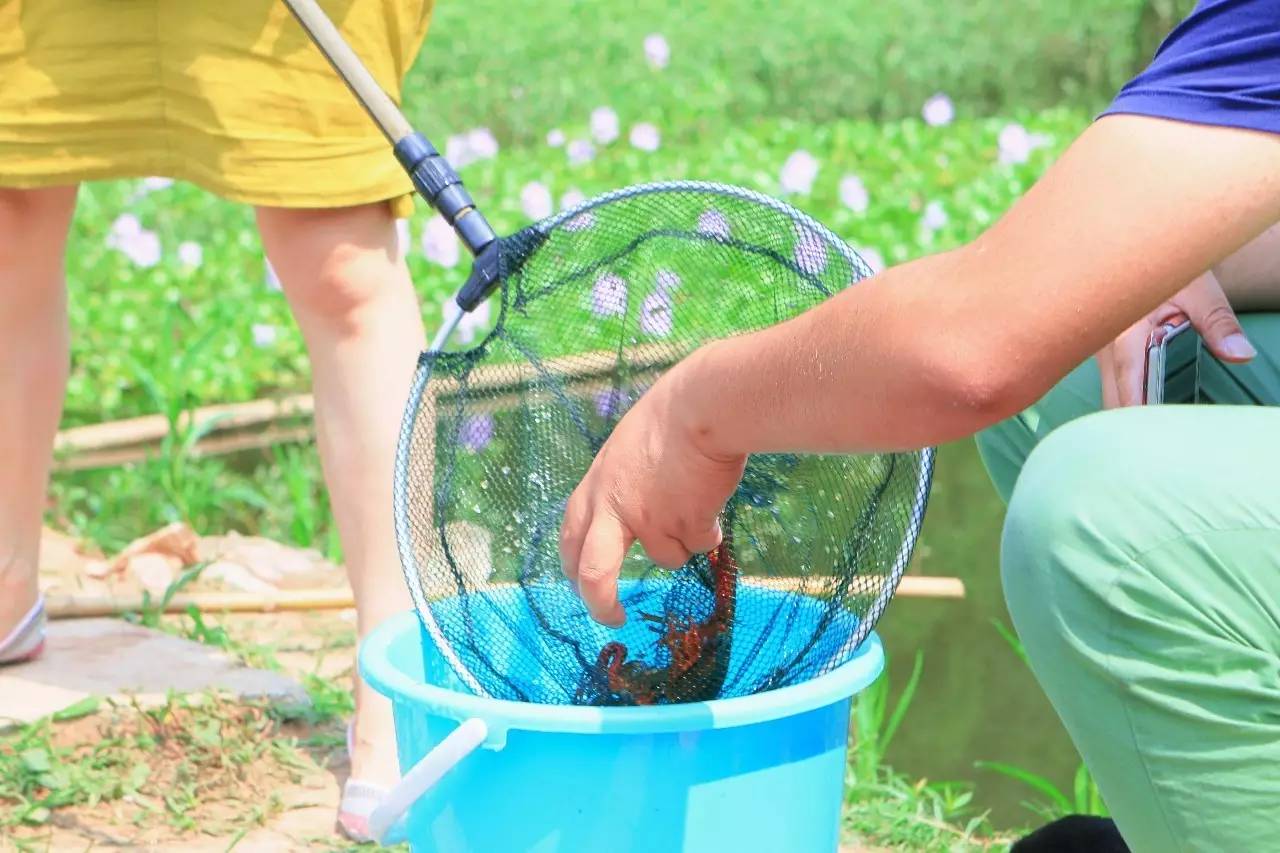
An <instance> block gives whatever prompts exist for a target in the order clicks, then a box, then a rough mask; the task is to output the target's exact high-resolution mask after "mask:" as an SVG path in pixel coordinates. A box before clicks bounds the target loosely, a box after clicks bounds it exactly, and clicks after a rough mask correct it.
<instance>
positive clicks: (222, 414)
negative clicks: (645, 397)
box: [54, 344, 672, 471]
mask: <svg viewBox="0 0 1280 853" xmlns="http://www.w3.org/2000/svg"><path fill="white" fill-rule="evenodd" d="M622 357H623V359H624V360H625V361H626V362H627V363H628V364H629V365H631V367H632V368H634V369H636V370H637V371H639V370H646V371H653V370H657V369H661V368H663V367H666V366H668V365H669V363H670V362H671V361H672V354H671V353H670V351H669V350H668V349H667V348H666V347H665V346H662V345H660V344H642V345H640V346H636V347H631V348H628V349H626V350H624V351H623V354H622ZM617 359H618V354H617V353H616V352H611V351H609V352H606V351H599V352H590V353H583V354H581V355H570V356H565V357H563V358H557V359H549V360H548V361H547V362H546V363H545V364H544V365H543V368H544V369H545V370H547V371H549V372H551V373H552V374H553V375H567V376H572V377H574V378H575V380H577V379H582V380H592V379H598V378H599V377H601V376H604V375H606V374H608V373H609V372H610V371H612V370H613V367H614V364H615V363H616V361H617ZM537 376H538V370H537V369H536V368H535V367H534V366H533V365H531V364H525V363H513V364H498V365H484V366H482V367H478V368H476V369H475V370H474V371H473V372H472V373H471V374H470V375H469V376H468V377H467V380H466V389H467V390H468V391H469V392H471V391H504V392H508V393H510V392H514V391H517V390H518V389H520V388H521V387H522V386H525V385H528V384H529V383H530V382H531V381H533V380H534V379H536V378H537ZM576 384H577V383H576V381H575V385H576ZM600 387H602V388H603V387H605V386H604V385H603V384H601V385H600ZM461 388H462V386H461V385H460V384H459V383H458V381H457V380H455V379H452V378H449V379H442V380H439V381H438V382H434V383H432V386H431V389H430V392H431V393H432V394H434V395H435V396H436V397H441V398H444V399H446V400H447V399H449V398H450V397H451V396H452V395H453V394H456V393H457V392H458V391H459V390H460V389H461ZM587 390H594V385H593V386H591V388H589V389H587ZM514 399H516V397H515V396H514V395H511V396H507V395H504V398H503V399H501V400H494V401H491V402H489V403H485V404H484V406H485V408H486V409H488V408H496V406H498V405H502V404H503V403H509V402H510V401H513V400H514ZM495 404H496V405H495ZM314 413H315V401H314V399H313V398H312V396H311V395H310V394H295V395H292V396H289V397H281V398H279V399H264V400H250V401H248V402H245V403H220V404H217V405H212V406H202V407H200V408H198V409H194V410H192V411H190V412H185V413H183V414H182V415H181V416H179V418H178V428H179V429H187V428H189V427H190V426H192V425H193V424H205V423H208V422H210V421H211V420H212V421H214V423H213V424H212V425H211V427H210V429H209V431H208V433H207V434H206V435H205V436H204V437H203V438H202V439H201V440H200V441H199V442H197V443H196V445H195V447H194V448H193V455H203V456H214V455H219V454H226V453H235V452H237V451H241V450H257V449H261V448H264V447H270V446H271V445H273V444H280V443H285V442H294V441H305V440H308V439H309V438H311V436H312V435H313V434H314V430H313V429H312V427H311V426H310V424H308V425H306V426H300V425H299V426H293V427H288V428H286V427H283V426H281V424H282V423H283V422H286V421H294V420H303V421H310V419H311V418H312V416H313V415H314ZM264 427H265V428H264ZM168 433H169V422H168V420H167V419H166V418H165V417H164V416H163V415H144V416H142V417H137V418H126V419H124V420H118V421H107V422H105V423H100V424H91V425H88V426H81V427H72V428H70V429H65V430H62V431H60V432H59V433H58V434H57V437H56V438H55V440H54V458H55V461H54V468H55V469H56V470H59V471H78V470H83V469H87V468H104V467H108V466H112V465H123V464H126V463H129V462H137V461H140V460H142V459H145V458H146V457H147V453H148V451H149V450H151V449H153V448H154V447H155V446H156V445H158V444H159V443H160V442H161V441H163V440H164V437H165V436H166V435H168ZM228 436H234V438H232V437H228Z"/></svg>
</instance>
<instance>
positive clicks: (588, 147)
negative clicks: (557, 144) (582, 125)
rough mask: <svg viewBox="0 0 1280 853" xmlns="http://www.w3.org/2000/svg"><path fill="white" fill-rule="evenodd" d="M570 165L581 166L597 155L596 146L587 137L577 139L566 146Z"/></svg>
mask: <svg viewBox="0 0 1280 853" xmlns="http://www.w3.org/2000/svg"><path fill="white" fill-rule="evenodd" d="M565 153H566V154H567V155H568V156H569V165H570V166H581V165H582V164H583V163H590V162H591V161H592V160H593V159H595V156H596V149H595V146H594V145H592V144H591V143H590V142H588V141H587V140H585V139H575V140H573V141H572V142H570V143H569V144H568V146H566V147H565Z"/></svg>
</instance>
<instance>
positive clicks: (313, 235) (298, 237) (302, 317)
mask: <svg viewBox="0 0 1280 853" xmlns="http://www.w3.org/2000/svg"><path fill="white" fill-rule="evenodd" d="M369 220H370V217H369V216H368V215H367V214H365V215H362V214H361V213H358V212H355V213H353V212H351V211H305V210H289V211H274V212H272V214H270V215H268V216H263V215H262V214H260V217H259V223H260V228H261V230H262V236H263V242H264V244H265V245H266V248H267V255H268V257H269V258H270V260H271V263H272V266H273V267H274V268H275V271H276V274H277V275H278V276H279V278H280V284H281V287H282V288H283V290H284V292H285V296H286V298H287V299H288V300H289V304H290V306H291V307H292V308H293V310H294V312H295V313H296V314H297V316H298V319H299V321H300V322H301V323H302V324H303V326H304V329H305V327H307V326H311V327H315V326H316V325H320V326H323V327H324V328H325V329H327V330H328V331H329V332H331V333H334V334H339V335H346V334H352V333H356V332H358V331H359V329H360V327H361V324H362V321H363V318H364V316H365V315H366V314H367V313H368V310H369V309H370V307H371V306H372V305H373V304H374V303H376V302H377V300H379V299H381V298H383V297H384V296H385V295H387V294H388V292H389V291H390V290H391V289H393V285H394V284H396V283H398V279H399V278H405V280H406V281H407V273H405V272H404V270H403V269H402V266H403V265H402V263H401V261H400V259H399V253H398V247H397V245H396V234H395V226H394V223H393V221H392V220H391V219H390V217H389V216H387V215H385V213H384V215H383V216H381V217H377V216H375V217H374V218H373V221H372V222H371V221H369Z"/></svg>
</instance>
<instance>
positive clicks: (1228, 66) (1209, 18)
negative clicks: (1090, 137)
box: [1102, 0, 1280, 133]
mask: <svg viewBox="0 0 1280 853" xmlns="http://www.w3.org/2000/svg"><path fill="white" fill-rule="evenodd" d="M1116 113H1130V114H1137V115H1145V116H1154V117H1156V118H1168V119H1176V120H1180V121H1188V122H1194V123H1197V124H1213V125H1225V126H1228V127H1241V128H1247V129H1251V130H1262V131H1269V132H1271V133H1280V0H1200V2H1199V3H1197V4H1196V7H1195V9H1194V10H1192V12H1191V14H1190V15H1188V16H1187V18H1186V20H1184V21H1183V22H1182V23H1180V24H1178V26H1177V27H1175V28H1174V30H1173V32H1171V33H1170V34H1169V36H1168V37H1167V38H1166V39H1165V40H1164V42H1163V43H1162V44H1161V45H1160V49H1159V50H1157V51H1156V55H1155V58H1154V59H1152V61H1151V65H1149V66H1148V67H1147V69H1146V70H1145V71H1143V72H1142V73H1141V74H1139V75H1138V76H1137V77H1135V78H1134V79H1133V80H1131V81H1130V82H1129V83H1128V84H1127V85H1126V86H1125V87H1124V88H1123V89H1121V90H1120V94H1118V95H1117V96H1116V98H1115V100H1114V101H1113V102H1112V104H1111V106H1110V107H1109V108H1107V110H1105V111H1104V112H1103V113H1102V114H1103V115H1111V114H1116Z"/></svg>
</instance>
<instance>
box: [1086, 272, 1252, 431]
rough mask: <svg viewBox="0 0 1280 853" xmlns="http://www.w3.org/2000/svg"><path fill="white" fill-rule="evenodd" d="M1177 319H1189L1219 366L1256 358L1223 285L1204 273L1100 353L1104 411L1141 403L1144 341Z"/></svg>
mask: <svg viewBox="0 0 1280 853" xmlns="http://www.w3.org/2000/svg"><path fill="white" fill-rule="evenodd" d="M1175 319H1178V320H1181V319H1187V320H1189V321H1190V322H1191V325H1192V327H1193V328H1195V330H1196V332H1198V333H1199V334H1200V337H1201V338H1202V339H1203V340H1204V343H1205V346H1206V347H1208V349H1209V351H1210V352H1211V353H1213V354H1214V355H1215V356H1216V357H1217V358H1219V359H1221V360H1222V361H1226V362H1232V363H1242V362H1246V361H1249V360H1250V359H1252V358H1253V357H1254V356H1255V355H1257V351H1256V350H1254V348H1253V345H1252V344H1250V343H1249V340H1248V338H1246V337H1245V335H1244V330H1243V329H1241V328H1240V321H1239V320H1238V319H1236V315H1235V312H1234V311H1233V310H1231V305H1230V303H1229V302H1227V297H1226V295H1225V294H1224V293H1223V292H1222V286H1221V285H1219V284H1218V280H1217V278H1215V277H1214V275H1213V273H1211V272H1206V273H1204V274H1203V275H1201V276H1200V277H1199V278H1197V279H1195V280H1194V281H1192V282H1191V284H1189V285H1187V286H1186V287H1185V288H1183V289H1182V290H1181V291H1180V292H1179V293H1178V294H1177V295H1176V296H1174V297H1173V298H1172V299H1170V300H1169V301H1168V302H1165V303H1164V304H1163V305H1161V306H1160V307H1159V308H1157V309H1156V310H1154V311H1152V312H1151V313H1150V314H1148V315H1147V316H1145V317H1143V318H1142V319H1141V320H1139V321H1138V322H1136V323H1134V324H1133V325H1132V326H1130V327H1129V328H1128V329H1125V330H1124V332H1122V333H1121V334H1120V336H1119V337H1117V338H1116V339H1115V340H1114V341H1112V342H1111V343H1110V344H1108V345H1107V346H1106V347H1104V348H1103V349H1102V351H1101V352H1099V353H1098V369H1099V371H1100V372H1101V373H1102V405H1103V408H1106V409H1113V408H1117V407H1122V406H1133V405H1138V404H1140V403H1142V381H1143V377H1144V373H1145V367H1144V366H1145V363H1146V350H1147V340H1148V339H1149V338H1150V336H1151V332H1152V331H1153V330H1155V329H1156V328H1157V327H1158V326H1160V325H1161V324H1162V323H1166V322H1169V321H1170V320H1175Z"/></svg>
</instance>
